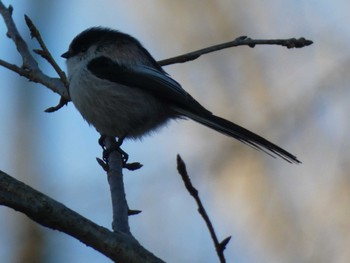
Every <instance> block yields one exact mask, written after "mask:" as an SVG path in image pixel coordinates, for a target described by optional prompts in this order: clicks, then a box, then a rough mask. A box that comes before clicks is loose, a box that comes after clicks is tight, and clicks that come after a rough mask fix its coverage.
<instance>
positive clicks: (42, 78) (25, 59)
mask: <svg viewBox="0 0 350 263" xmlns="http://www.w3.org/2000/svg"><path fill="white" fill-rule="evenodd" d="M12 12H13V8H12V6H9V7H8V8H6V7H5V5H4V4H3V3H2V1H0V14H1V16H2V18H3V19H4V22H5V24H6V27H7V34H6V35H7V36H8V37H9V38H11V39H12V41H13V42H14V44H15V46H16V48H17V51H18V53H19V54H20V55H21V57H22V66H21V67H18V66H15V65H13V64H11V63H8V62H5V63H4V61H3V60H2V61H1V64H0V65H2V66H4V67H6V68H8V69H11V70H13V71H14V72H17V73H18V74H20V75H21V76H23V77H26V78H27V79H28V80H30V81H33V82H36V83H40V84H42V85H44V86H46V87H48V88H49V89H51V90H52V91H53V92H56V93H58V94H60V95H61V96H63V97H64V98H65V99H67V100H70V97H69V94H68V91H67V89H66V88H65V86H64V84H63V82H62V81H61V80H60V79H58V78H50V77H49V76H47V75H45V74H44V73H43V72H42V71H41V70H40V68H39V66H38V63H37V62H36V60H35V59H34V57H33V56H32V54H31V53H30V50H29V48H28V45H27V43H26V42H25V41H24V39H23V38H22V36H21V35H20V34H19V32H18V29H17V27H16V25H15V22H14V21H13V19H12ZM20 69H22V70H20Z"/></svg>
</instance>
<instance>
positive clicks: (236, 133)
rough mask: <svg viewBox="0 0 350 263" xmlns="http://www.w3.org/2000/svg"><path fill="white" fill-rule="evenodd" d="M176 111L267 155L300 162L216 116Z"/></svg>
mask: <svg viewBox="0 0 350 263" xmlns="http://www.w3.org/2000/svg"><path fill="white" fill-rule="evenodd" d="M177 111H178V112H179V113H180V114H181V115H184V116H186V117H188V118H190V119H192V120H194V121H196V122H198V123H201V124H203V125H205V126H207V127H209V128H212V129H214V130H216V131H218V132H221V133H223V134H225V135H227V136H230V137H233V138H235V139H237V140H239V141H241V142H243V143H245V144H248V145H249V146H251V147H253V148H255V149H259V150H262V151H264V152H266V153H267V154H269V155H272V156H279V157H281V158H283V159H284V160H286V161H287V162H289V163H300V161H299V160H298V159H297V157H296V156H294V155H293V154H291V153H289V152H287V151H286V150H284V149H282V148H281V147H279V146H277V145H276V144H274V143H272V142H270V141H268V140H266V139H264V138H263V137H261V136H259V135H257V134H255V133H253V132H251V131H249V130H247V129H245V128H243V127H241V126H239V125H237V124H235V123H233V122H230V121H228V120H225V119H223V118H220V117H218V116H215V115H213V114H210V113H208V114H205V116H200V115H198V114H195V113H191V112H188V111H186V110H183V109H177Z"/></svg>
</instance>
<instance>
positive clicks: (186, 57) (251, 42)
mask: <svg viewBox="0 0 350 263" xmlns="http://www.w3.org/2000/svg"><path fill="white" fill-rule="evenodd" d="M312 43H313V42H312V41H311V40H307V39H305V38H303V37H301V38H298V39H296V38H289V39H251V38H248V37H246V36H241V37H238V38H236V39H235V40H233V41H229V42H226V43H222V44H219V45H214V46H210V47H207V48H203V49H199V50H196V51H192V52H189V53H186V54H183V55H180V56H176V57H172V58H168V59H164V60H160V61H158V63H159V64H160V65H162V66H166V65H170V64H175V63H184V62H187V61H191V60H195V59H197V58H199V57H200V56H201V55H204V54H208V53H211V52H215V51H218V50H221V49H225V48H230V47H237V46H249V47H251V48H253V47H255V46H256V45H279V46H284V47H287V48H302V47H306V46H309V45H311V44H312Z"/></svg>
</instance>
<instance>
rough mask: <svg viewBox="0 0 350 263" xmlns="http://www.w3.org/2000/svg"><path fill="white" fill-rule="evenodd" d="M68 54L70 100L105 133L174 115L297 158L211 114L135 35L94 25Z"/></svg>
mask: <svg viewBox="0 0 350 263" xmlns="http://www.w3.org/2000/svg"><path fill="white" fill-rule="evenodd" d="M62 57H63V58H66V59H67V68H68V78H69V83H70V85H69V91H70V96H71V99H72V101H73V103H74V105H75V107H76V108H77V109H78V111H79V112H80V113H81V115H82V116H83V118H84V119H85V120H86V121H87V122H88V123H89V124H91V125H93V126H94V127H95V128H96V130H97V131H98V132H99V133H100V134H101V135H104V136H112V137H118V138H125V137H126V138H139V137H142V136H143V135H145V134H147V133H149V132H152V131H155V130H156V129H157V128H159V127H161V126H162V125H164V124H165V123H166V122H168V121H169V120H171V119H179V118H189V119H192V120H194V121H196V122H198V123H201V124H203V125H205V126H207V127H209V128H211V129H214V130H216V131H218V132H221V133H223V134H225V135H228V136H230V137H233V138H235V139H237V140H239V141H241V142H243V143H245V144H248V145H250V146H252V147H254V148H257V149H261V150H263V151H265V152H267V153H270V154H272V155H277V156H280V157H282V158H283V159H285V160H286V161H288V162H294V163H299V161H298V159H297V158H296V156H294V155H293V154H290V153H289V152H287V151H285V150H284V149H282V148H280V147H279V146H277V145H275V144H273V143H271V142H269V141H268V140H266V139H264V138H262V137H260V136H259V135H257V134H255V133H253V132H251V131H249V130H247V129H245V128H243V127H241V126H238V125H237V124H235V123H233V122H230V121H228V120H225V119H223V118H220V117H218V116H215V115H213V114H212V113H211V112H210V111H208V110H207V109H206V108H204V107H203V106H202V105H201V104H199V103H198V102H197V101H196V100H195V99H194V98H193V97H192V96H191V95H190V94H188V93H187V92H186V91H185V90H184V89H183V88H182V87H181V85H180V84H179V83H178V82H176V81H175V80H173V79H172V78H171V77H170V76H169V75H168V74H167V73H166V72H165V71H164V70H163V69H162V68H161V66H160V65H159V64H158V63H157V62H156V61H155V59H154V58H153V57H152V56H151V55H150V53H149V52H148V51H147V50H146V49H145V48H144V47H143V46H142V45H141V44H140V42H139V41H137V40H136V39H135V38H133V37H131V36H129V35H127V34H124V33H121V32H119V31H116V30H112V29H108V28H102V27H93V28H89V29H87V30H85V31H83V32H82V33H80V34H79V35H78V36H76V37H75V38H74V39H73V41H72V42H71V44H70V46H69V50H68V51H67V52H66V53H64V54H63V55H62Z"/></svg>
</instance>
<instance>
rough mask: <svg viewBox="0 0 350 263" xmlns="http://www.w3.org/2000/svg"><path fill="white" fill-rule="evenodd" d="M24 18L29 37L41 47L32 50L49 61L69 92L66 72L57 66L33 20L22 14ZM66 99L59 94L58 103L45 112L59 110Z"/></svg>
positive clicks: (65, 102)
mask: <svg viewBox="0 0 350 263" xmlns="http://www.w3.org/2000/svg"><path fill="white" fill-rule="evenodd" d="M24 19H25V21H26V24H27V26H28V28H29V30H30V35H31V37H32V38H35V39H36V40H37V41H38V43H39V45H40V47H41V49H34V50H33V51H34V52H35V53H37V54H38V55H40V56H41V57H42V58H44V59H46V61H47V62H49V64H50V65H51V66H52V67H53V68H54V70H55V71H56V73H57V74H58V76H59V77H60V79H61V80H62V82H63V85H64V86H65V87H66V89H67V91H68V92H69V82H68V79H67V76H66V73H64V71H63V70H62V69H61V68H60V67H59V66H58V64H57V63H56V61H55V59H54V58H53V57H52V55H51V53H50V51H49V50H48V48H47V47H46V44H45V42H44V40H43V38H42V37H41V34H40V32H39V30H38V29H37V27H36V26H35V25H34V23H33V21H32V20H31V19H30V18H29V17H28V16H27V15H25V16H24ZM68 101H69V100H67V99H66V98H64V97H62V96H61V99H60V101H59V103H58V104H57V105H56V106H54V107H50V108H48V109H46V110H45V112H55V111H57V110H59V109H60V108H62V107H63V106H65V105H67V103H68Z"/></svg>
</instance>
